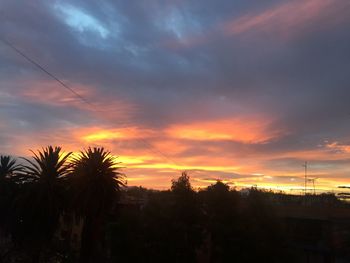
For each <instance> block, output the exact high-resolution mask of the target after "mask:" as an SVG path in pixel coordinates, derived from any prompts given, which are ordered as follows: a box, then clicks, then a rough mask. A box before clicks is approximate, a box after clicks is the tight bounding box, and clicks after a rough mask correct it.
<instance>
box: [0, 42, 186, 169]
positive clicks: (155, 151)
mask: <svg viewBox="0 0 350 263" xmlns="http://www.w3.org/2000/svg"><path fill="white" fill-rule="evenodd" d="M0 40H1V41H2V42H3V43H4V44H6V45H7V46H8V47H10V48H11V49H12V50H14V51H15V52H16V53H17V54H19V55H20V56H22V57H23V58H25V59H26V60H27V61H28V62H30V63H31V64H32V65H34V66H35V67H36V68H38V69H39V70H41V71H42V72H44V73H46V74H47V75H48V76H50V77H51V78H52V79H54V80H55V81H56V82H58V84H60V85H61V86H62V87H64V88H65V89H67V90H68V91H69V92H71V93H72V94H73V95H74V96H75V97H77V98H78V99H80V100H81V101H82V102H83V103H85V104H87V105H88V106H90V107H93V109H94V110H95V111H98V110H97V108H96V105H95V104H93V103H91V102H90V101H88V100H87V99H86V98H85V97H84V96H82V95H81V94H79V93H78V92H76V91H75V90H74V89H73V88H71V87H69V86H68V85H67V84H65V83H64V82H63V81H61V80H60V79H59V78H58V77H56V76H55V75H54V74H53V73H51V72H49V71H48V70H47V69H45V68H44V67H43V66H41V65H40V64H39V63H38V62H36V61H35V60H33V59H32V58H30V57H29V56H27V55H26V54H25V53H24V52H22V51H21V50H19V49H18V48H16V47H15V46H14V45H12V44H11V43H10V42H9V41H7V40H5V39H3V38H0ZM125 128H126V129H130V128H128V127H125ZM136 140H137V141H139V142H141V143H143V144H144V145H145V146H146V148H148V149H149V150H150V151H151V152H153V153H154V154H156V155H158V156H161V157H162V158H163V159H165V160H166V161H167V162H168V163H172V164H175V165H176V166H182V165H180V164H178V163H177V162H176V161H174V160H172V159H171V158H170V157H168V156H167V155H166V154H164V153H163V152H161V151H160V150H158V149H156V148H155V147H154V146H153V145H152V144H150V143H149V142H148V141H147V140H145V139H143V138H136Z"/></svg>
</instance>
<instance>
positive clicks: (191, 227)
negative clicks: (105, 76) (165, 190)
mask: <svg viewBox="0 0 350 263" xmlns="http://www.w3.org/2000/svg"><path fill="white" fill-rule="evenodd" d="M171 192H172V194H173V200H174V201H173V204H172V213H173V214H172V218H173V220H174V221H173V222H172V228H173V229H172V234H173V236H172V237H173V238H174V241H175V242H174V248H175V249H176V250H175V255H174V256H175V259H176V260H177V261H178V262H193V261H195V249H196V247H197V246H198V243H199V242H200V238H201V229H200V225H199V218H200V210H199V206H198V202H197V198H196V192H195V191H194V190H193V188H192V186H191V183H190V177H189V176H188V174H187V172H183V173H182V174H181V176H180V177H179V178H178V179H176V180H172V185H171Z"/></svg>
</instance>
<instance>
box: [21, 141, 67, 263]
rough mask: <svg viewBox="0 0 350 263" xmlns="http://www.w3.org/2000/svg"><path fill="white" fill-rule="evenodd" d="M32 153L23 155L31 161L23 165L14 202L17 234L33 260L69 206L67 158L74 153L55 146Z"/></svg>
mask: <svg viewBox="0 0 350 263" xmlns="http://www.w3.org/2000/svg"><path fill="white" fill-rule="evenodd" d="M32 153H33V160H29V159H26V158H23V159H24V160H26V162H27V163H28V164H27V165H24V175H23V176H22V178H21V179H22V184H23V187H22V189H21V193H20V194H19V196H18V198H17V199H16V202H15V206H16V215H17V221H16V222H15V223H16V224H17V227H16V229H17V233H15V237H16V238H17V239H18V240H19V241H21V242H24V244H26V246H27V248H30V249H31V252H32V255H33V262H38V261H39V258H40V252H41V251H43V249H44V248H45V247H46V246H47V245H48V244H49V242H50V241H51V239H52V237H53V235H54V233H55V230H56V228H57V224H58V221H59V216H60V214H61V213H62V211H63V209H64V208H65V206H66V199H65V186H64V180H65V178H66V176H67V175H68V174H69V172H70V166H69V165H68V164H67V159H68V157H69V156H70V154H71V153H66V154H64V153H62V150H61V147H52V146H48V147H46V148H43V149H42V151H38V152H37V153H35V152H33V151H32Z"/></svg>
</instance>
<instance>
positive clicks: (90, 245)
mask: <svg viewBox="0 0 350 263" xmlns="http://www.w3.org/2000/svg"><path fill="white" fill-rule="evenodd" d="M103 237H104V233H103V216H101V215H98V216H86V217H85V220H84V226H83V230H82V236H81V248H80V263H95V262H103V261H102V260H103V246H102V243H103Z"/></svg>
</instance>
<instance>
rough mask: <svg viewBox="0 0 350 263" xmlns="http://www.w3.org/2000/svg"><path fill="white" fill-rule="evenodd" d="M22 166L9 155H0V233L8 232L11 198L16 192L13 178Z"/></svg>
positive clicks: (21, 169) (20, 170)
mask: <svg viewBox="0 0 350 263" xmlns="http://www.w3.org/2000/svg"><path fill="white" fill-rule="evenodd" d="M22 171H23V167H22V166H21V165H19V164H17V162H16V159H14V158H12V157H10V156H3V155H1V156H0V211H1V214H2V215H1V216H0V234H1V232H2V233H3V234H8V233H9V228H10V218H11V213H12V210H11V206H12V200H13V199H14V196H15V194H16V184H15V181H16V180H15V179H16V176H17V175H18V173H20V172H22Z"/></svg>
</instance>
